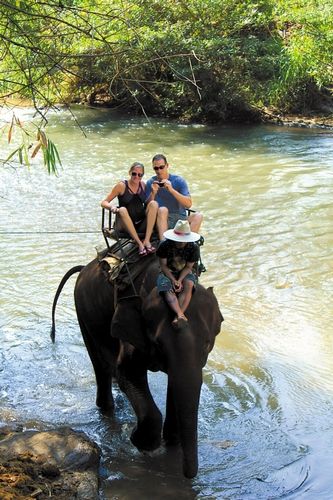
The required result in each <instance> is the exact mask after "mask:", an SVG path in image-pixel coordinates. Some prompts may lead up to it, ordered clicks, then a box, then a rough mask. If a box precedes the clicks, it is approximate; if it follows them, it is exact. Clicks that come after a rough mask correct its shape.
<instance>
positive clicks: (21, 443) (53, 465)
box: [0, 425, 100, 500]
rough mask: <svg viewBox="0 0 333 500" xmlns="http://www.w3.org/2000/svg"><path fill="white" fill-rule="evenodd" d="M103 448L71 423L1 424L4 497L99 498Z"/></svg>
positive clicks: (42, 499)
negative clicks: (51, 426)
mask: <svg viewBox="0 0 333 500" xmlns="http://www.w3.org/2000/svg"><path fill="white" fill-rule="evenodd" d="M99 460H100V452H99V449H98V447H97V445H96V444H95V443H93V442H92V441H90V440H89V439H88V438H87V437H86V436H85V435H84V434H83V433H81V432H74V431H73V430H72V429H70V428H68V427H62V428H58V429H52V430H44V431H37V430H23V426H19V425H15V426H13V425H8V426H3V427H2V428H0V498H1V500H30V499H37V500H46V499H47V498H50V497H53V498H57V499H58V500H72V499H73V500H74V499H76V500H93V499H97V498H98V484H99V478H98V467H99Z"/></svg>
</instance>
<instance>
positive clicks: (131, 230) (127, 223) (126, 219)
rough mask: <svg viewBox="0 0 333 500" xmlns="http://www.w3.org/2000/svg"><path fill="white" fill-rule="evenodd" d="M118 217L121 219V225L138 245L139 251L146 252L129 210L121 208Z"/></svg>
mask: <svg viewBox="0 0 333 500" xmlns="http://www.w3.org/2000/svg"><path fill="white" fill-rule="evenodd" d="M118 215H119V217H120V221H121V225H122V226H123V228H124V229H125V231H126V232H127V233H128V234H129V235H130V236H131V238H133V240H134V241H135V243H136V244H137V245H138V247H139V251H140V252H141V251H142V250H144V248H145V247H144V245H143V243H142V241H141V240H140V238H139V236H138V233H137V232H136V229H135V227H134V224H133V221H132V219H131V218H130V216H129V213H128V211H127V208H126V207H120V208H119V211H118Z"/></svg>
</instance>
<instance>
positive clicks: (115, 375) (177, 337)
mask: <svg viewBox="0 0 333 500" xmlns="http://www.w3.org/2000/svg"><path fill="white" fill-rule="evenodd" d="M144 258H145V259H146V261H147V266H146V267H145V268H144V270H143V271H142V272H141V274H139V276H137V277H136V278H135V281H134V288H135V290H136V291H137V293H136V294H134V289H133V287H132V286H129V287H128V289H127V290H125V291H123V292H122V293H121V294H119V293H117V296H116V300H115V289H114V286H113V284H112V283H110V281H109V279H108V273H107V272H106V270H105V269H104V267H103V266H102V265H101V264H100V262H99V261H98V259H94V260H93V261H92V262H90V263H89V264H87V265H86V266H76V267H74V268H72V269H70V270H69V271H68V272H67V273H66V274H65V276H64V277H63V278H62V280H61V282H60V284H59V287H58V290H57V292H56V295H55V298H54V301H53V308H52V330H51V338H52V340H53V342H54V340H55V308H56V303H57V300H58V297H59V295H60V292H61V290H62V288H63V286H64V284H65V283H66V281H67V280H68V278H69V277H70V276H72V275H73V274H75V273H77V272H79V273H80V274H79V276H78V278H77V281H76V284H75V290H74V298H75V307H76V312H77V318H78V322H79V325H80V329H81V333H82V336H83V339H84V342H85V345H86V348H87V350H88V353H89V356H90V359H91V362H92V364H93V367H94V371H95V376H96V384H97V396H96V404H97V406H98V407H99V408H100V409H101V410H102V411H104V412H105V411H110V410H112V409H113V407H114V400H113V396H112V379H115V380H116V381H117V382H118V385H119V387H120V389H121V390H122V391H123V392H124V393H125V394H126V396H127V397H128V399H129V401H130V403H131V405H132V407H133V410H134V412H135V414H136V417H137V423H136V426H135V428H134V429H133V431H132V434H131V441H132V443H133V444H134V445H135V446H136V447H137V448H138V449H139V450H140V451H144V450H154V449H156V448H158V447H159V446H160V445H161V439H162V437H163V440H164V443H165V445H167V446H174V445H178V444H180V445H181V448H182V451H183V473H184V476H185V477H187V478H193V477H195V476H196V474H197V472H198V443H197V425H198V407H199V399H200V391H201V386H202V369H203V367H204V366H205V364H206V361H207V357H208V354H209V352H210V351H211V350H212V348H213V346H214V342H215V337H216V335H217V334H218V333H219V332H220V329H221V323H222V321H223V317H222V314H221V312H220V309H219V305H218V302H217V299H216V297H215V295H214V293H213V289H212V288H207V289H206V288H205V287H203V286H202V285H200V284H199V285H198V286H197V288H196V290H195V292H194V294H193V297H192V300H191V303H190V305H189V307H188V309H187V311H186V315H187V317H188V323H187V324H186V325H185V326H184V327H183V328H182V329H180V330H175V329H174V328H173V327H172V325H171V321H172V319H173V315H172V313H171V311H170V310H169V308H168V306H167V305H166V303H165V302H164V300H163V298H162V297H161V296H160V295H159V294H158V293H157V290H156V287H155V283H156V277H157V274H158V272H159V267H158V259H157V257H156V256H155V255H152V256H148V257H144ZM148 370H150V371H159V370H161V371H163V372H165V373H166V374H167V375H168V384H167V395H166V412H165V413H166V414H165V419H164V423H163V419H162V414H161V412H160V410H159V409H158V408H157V406H156V404H155V402H154V400H153V397H152V395H151V393H150V390H149V386H148V377H147V372H148Z"/></svg>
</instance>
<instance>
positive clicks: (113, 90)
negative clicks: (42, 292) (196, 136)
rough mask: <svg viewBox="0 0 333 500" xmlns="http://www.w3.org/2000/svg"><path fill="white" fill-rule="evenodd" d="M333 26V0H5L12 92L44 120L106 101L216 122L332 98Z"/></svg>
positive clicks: (49, 153)
mask: <svg viewBox="0 0 333 500" xmlns="http://www.w3.org/2000/svg"><path fill="white" fill-rule="evenodd" d="M332 26H333V4H332V2H331V0H274V1H273V0H163V1H162V0H111V1H109V2H105V0H61V1H56V0H50V1H49V2H45V1H41V0H34V1H33V0H15V1H10V0H2V1H1V10H0V44H1V45H0V54H1V58H0V99H1V97H2V98H3V99H4V98H9V97H11V96H17V95H20V96H24V97H26V98H28V99H30V100H31V101H32V103H33V105H34V106H35V108H36V110H37V111H38V113H39V114H40V116H41V117H42V120H44V122H46V121H47V120H46V114H47V110H48V109H49V108H51V107H53V106H54V105H55V104H57V103H60V102H62V103H63V102H65V103H71V102H73V101H87V102H88V103H91V104H95V103H96V101H98V100H99V99H102V102H103V103H107V104H108V105H111V106H117V107H119V106H122V107H124V108H126V109H127V110H129V109H130V110H132V111H133V112H139V113H144V114H147V115H162V116H168V117H177V118H182V119H184V118H185V119H192V120H199V121H210V122H213V121H223V120H241V121H244V120H254V119H256V118H257V117H258V110H259V112H260V109H262V108H264V107H266V106H276V107H277V108H279V109H282V110H286V111H288V110H289V111H290V110H292V111H295V112H297V111H301V112H303V111H304V110H306V109H307V108H311V107H314V108H315V107H317V108H320V106H321V105H322V103H323V102H325V103H326V104H327V105H328V107H329V106H331V105H332V95H331V89H332V76H333V74H332V73H333V62H332V44H333V30H332ZM101 96H102V97H101ZM40 149H41V150H42V151H43V152H44V159H45V161H46V164H47V166H48V168H49V169H50V170H51V171H52V170H54V169H55V168H56V165H57V164H58V162H59V158H58V157H57V153H56V149H53V147H52V143H50V145H49V146H48V148H47V149H45V146H41V147H40ZM17 154H18V155H19V159H20V158H22V160H23V161H25V160H24V158H27V155H26V152H25V149H24V148H23V149H18V150H17ZM20 155H21V156H20Z"/></svg>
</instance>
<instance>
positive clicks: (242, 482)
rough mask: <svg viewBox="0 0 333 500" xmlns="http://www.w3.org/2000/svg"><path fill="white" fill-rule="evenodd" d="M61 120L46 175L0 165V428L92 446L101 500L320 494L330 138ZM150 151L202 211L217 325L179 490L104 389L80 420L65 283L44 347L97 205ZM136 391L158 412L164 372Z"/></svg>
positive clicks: (331, 349)
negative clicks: (190, 472) (68, 436)
mask: <svg viewBox="0 0 333 500" xmlns="http://www.w3.org/2000/svg"><path fill="white" fill-rule="evenodd" d="M29 113H30V111H29V110H26V111H25V112H24V113H23V117H22V119H25V118H26V119H27V118H29ZM25 115H26V116H25ZM76 117H77V119H78V120H79V122H80V125H81V127H82V130H83V131H84V133H85V134H86V137H84V135H83V133H82V131H81V130H80V129H79V128H78V127H76V126H75V121H74V119H73V117H72V116H71V115H70V114H69V113H67V112H65V111H60V112H59V113H56V114H54V115H52V116H50V125H49V134H50V137H51V138H52V140H53V141H54V142H55V143H56V145H57V146H58V148H59V150H60V152H61V157H62V162H63V168H62V169H61V170H60V171H59V176H58V177H49V176H48V174H47V173H46V172H45V171H44V170H43V167H42V166H41V165H40V162H39V161H38V160H37V161H36V162H35V164H34V165H33V166H32V167H31V168H30V170H28V169H26V168H24V167H20V168H17V169H14V168H12V167H5V168H3V167H1V171H0V182H1V185H0V231H1V235H0V238H1V240H0V252H1V277H0V304H1V312H0V315H1V316H0V336H1V343H0V374H1V379H0V421H1V422H23V423H24V425H25V427H26V428H42V427H43V428H44V427H45V426H46V427H51V428H52V427H54V426H58V425H66V426H71V427H72V428H74V429H78V430H82V431H84V432H86V433H87V434H88V435H89V436H90V437H91V438H92V439H93V440H95V441H96V442H97V443H98V444H99V445H100V447H101V449H102V466H101V477H102V483H101V498H105V499H147V498H153V499H155V498H156V499H157V498H158V499H169V498H179V499H191V498H209V499H230V500H231V499H232V500H234V499H237V500H238V499H269V498H272V499H273V498H274V499H277V498H288V499H296V498H297V499H311V500H313V499H316V500H318V499H331V498H333V479H332V470H333V401H332V395H333V327H332V324H333V312H332V288H333V286H332V270H333V259H332V247H333V232H332V220H333V208H332V185H333V171H332V165H333V134H332V132H329V131H325V130H319V129H307V130H305V129H292V128H284V127H281V128H280V127H274V126H244V127H241V126H237V127H236V126H235V127H231V126H230V127H229V126H225V127H212V126H199V125H179V124H177V123H172V122H167V121H163V120H151V121H150V122H148V121H147V120H145V119H139V118H135V119H131V118H123V117H119V116H116V115H115V114H112V112H110V111H108V110H94V109H85V110H84V109H80V108H78V109H77V110H76ZM2 147H3V144H2ZM157 152H162V153H164V154H165V155H166V156H167V158H168V160H169V163H170V165H171V167H170V172H174V173H178V174H180V175H183V176H184V177H185V178H186V179H187V180H188V183H189V185H190V189H191V192H192V196H193V200H194V208H197V209H200V210H201V211H202V212H203V213H204V217H205V219H204V223H203V226H202V234H203V235H204V237H205V245H204V247H203V249H202V257H203V261H204V264H205V266H206V268H207V272H206V273H204V274H202V276H201V282H202V283H203V284H204V285H207V286H208V285H214V290H215V293H216V295H217V297H218V300H219V303H220V307H221V310H222V312H223V315H224V317H225V322H224V323H223V326H222V331H221V333H220V335H219V336H218V337H217V340H216V345H215V348H214V350H213V351H212V353H211V354H210V357H209V361H208V363H207V366H206V367H205V369H204V385H203V389H202V396H201V403H200V412H199V473H198V475H197V477H196V478H195V479H194V480H192V481H188V480H186V479H184V478H183V477H182V475H181V472H180V465H179V458H180V457H179V455H178V452H173V453H174V454H173V453H171V452H167V451H166V450H165V449H164V448H163V447H162V448H161V449H160V450H158V451H156V452H154V453H151V454H141V453H139V452H138V451H137V450H136V449H135V448H134V447H133V446H132V445H131V443H130V441H129V435H130V432H131V428H132V426H133V424H134V417H133V413H132V410H131V408H130V406H129V404H128V402H127V400H126V398H125V397H124V396H123V395H122V393H121V392H120V391H119V390H118V388H117V387H116V388H115V394H116V403H117V410H116V413H115V416H114V417H113V418H105V417H103V416H101V415H100V413H99V412H98V410H97V409H96V407H95V381H94V374H93V370H92V367H91V364H90V360H89V358H88V355H87V352H86V350H85V347H84V345H83V341H82V338H81V335H80V331H79V327H78V324H77V321H76V316H75V311H74V301H73V289H74V284H75V278H74V277H73V278H71V280H70V281H69V282H68V283H67V284H66V286H65V289H64V290H63V292H62V295H61V297H60V299H59V302H58V307H57V315H56V319H57V333H56V343H55V344H54V345H52V343H51V341H50V337H49V332H50V326H51V306H52V300H53V297H54V294H55V291H56V289H57V286H58V283H59V282H60V279H61V278H62V276H63V275H64V273H65V272H66V271H67V270H68V269H69V268H70V267H72V266H74V265H77V264H86V263H88V262H89V261H90V260H91V259H92V258H94V256H95V247H96V246H98V247H103V246H104V242H103V238H102V235H101V233H100V230H99V228H100V219H101V210H100V206H99V203H100V200H101V199H102V198H103V197H104V196H105V195H106V193H107V192H108V191H109V190H110V188H111V187H112V186H113V184H114V183H115V182H116V181H117V180H119V179H122V178H124V177H125V176H126V173H127V169H128V166H129V164H130V163H132V162H133V161H134V160H138V161H142V162H144V163H145V165H146V167H147V175H146V178H148V177H149V176H150V175H151V174H152V173H153V171H152V170H151V166H150V165H151V164H150V162H151V157H152V156H153V155H154V154H155V153H157ZM0 156H1V157H2V158H3V157H4V156H5V151H1V154H0ZM52 231H53V233H52ZM150 381H151V385H152V391H153V394H154V398H155V399H156V401H157V404H158V405H159V407H160V408H161V410H162V412H163V411H164V398H165V386H166V377H165V375H163V374H155V373H154V374H151V376H150Z"/></svg>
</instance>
